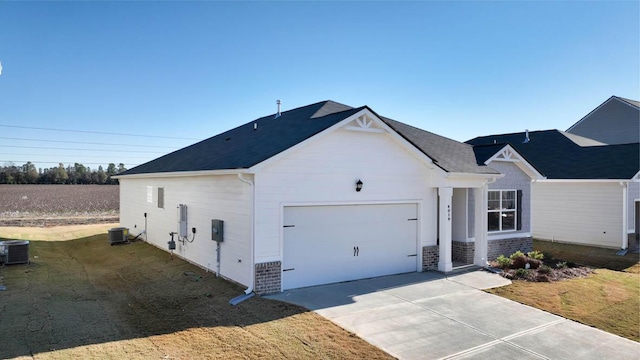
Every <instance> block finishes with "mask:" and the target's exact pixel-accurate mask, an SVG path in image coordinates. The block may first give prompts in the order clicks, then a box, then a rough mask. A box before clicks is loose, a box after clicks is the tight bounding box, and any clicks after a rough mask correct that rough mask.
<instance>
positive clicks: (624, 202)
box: [620, 181, 629, 250]
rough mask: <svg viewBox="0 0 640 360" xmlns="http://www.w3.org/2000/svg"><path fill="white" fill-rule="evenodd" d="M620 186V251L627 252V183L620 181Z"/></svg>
mask: <svg viewBox="0 0 640 360" xmlns="http://www.w3.org/2000/svg"><path fill="white" fill-rule="evenodd" d="M620 186H622V248H621V250H627V249H628V248H629V234H628V231H629V229H628V228H629V226H628V224H627V223H628V222H629V219H628V211H627V210H628V209H629V206H628V205H629V203H628V199H627V197H628V196H627V194H628V187H629V182H626V181H620Z"/></svg>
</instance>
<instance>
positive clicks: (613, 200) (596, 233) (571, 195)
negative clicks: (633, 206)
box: [533, 182, 622, 248]
mask: <svg viewBox="0 0 640 360" xmlns="http://www.w3.org/2000/svg"><path fill="white" fill-rule="evenodd" d="M533 187H534V188H533V196H534V199H533V223H534V229H533V236H534V237H535V238H539V239H544V240H556V241H562V242H570V243H577V244H586V245H596V246H604V247H610V248H620V247H621V245H622V187H621V186H620V184H618V183H602V182H600V183H583V182H536V183H534V185H533Z"/></svg>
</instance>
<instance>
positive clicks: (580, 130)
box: [567, 96, 640, 145]
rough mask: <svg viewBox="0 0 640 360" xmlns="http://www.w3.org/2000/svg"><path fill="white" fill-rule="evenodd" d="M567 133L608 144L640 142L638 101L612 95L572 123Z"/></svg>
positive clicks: (639, 105)
mask: <svg viewBox="0 0 640 360" xmlns="http://www.w3.org/2000/svg"><path fill="white" fill-rule="evenodd" d="M567 132H568V133H571V134H575V135H580V136H584V137H587V138H590V139H594V140H597V141H600V142H602V143H605V144H608V145H614V144H630V143H638V142H640V102H638V101H635V100H629V99H625V98H621V97H619V96H612V97H610V98H609V99H607V101H605V102H603V103H602V104H600V106H598V107H597V108H595V109H594V110H593V111H591V112H590V113H588V114H587V115H586V116H585V117H583V118H582V119H580V121H578V122H577V123H575V124H573V125H572V126H571V127H570V128H569V129H567Z"/></svg>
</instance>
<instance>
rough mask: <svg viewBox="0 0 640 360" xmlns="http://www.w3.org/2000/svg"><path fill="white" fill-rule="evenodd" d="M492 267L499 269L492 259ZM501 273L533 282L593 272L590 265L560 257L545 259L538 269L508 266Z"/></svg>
mask: <svg viewBox="0 0 640 360" xmlns="http://www.w3.org/2000/svg"><path fill="white" fill-rule="evenodd" d="M490 264H491V267H493V268H496V269H498V268H499V264H498V263H497V262H495V261H492V262H491V263H490ZM500 270H501V271H502V272H501V273H500V275H502V276H504V277H505V278H507V279H509V280H524V281H532V282H551V281H559V280H566V279H574V278H584V277H587V276H588V275H589V274H591V273H592V272H593V269H592V268H590V267H588V266H578V265H576V264H574V263H572V262H566V261H563V260H560V259H551V260H545V261H543V263H542V265H541V266H540V267H538V268H537V269H533V268H529V269H524V268H506V269H500Z"/></svg>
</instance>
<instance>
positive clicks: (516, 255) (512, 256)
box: [509, 250, 524, 260]
mask: <svg viewBox="0 0 640 360" xmlns="http://www.w3.org/2000/svg"><path fill="white" fill-rule="evenodd" d="M519 257H524V253H523V252H522V251H520V250H518V251H516V252H514V253H513V254H511V256H509V258H510V259H511V260H515V259H516V258H519Z"/></svg>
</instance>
